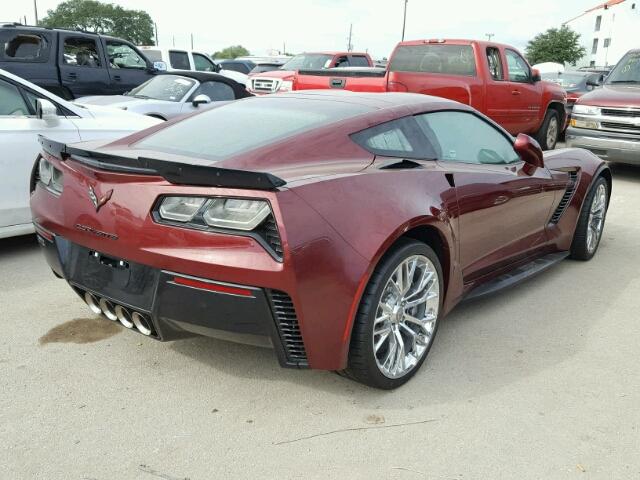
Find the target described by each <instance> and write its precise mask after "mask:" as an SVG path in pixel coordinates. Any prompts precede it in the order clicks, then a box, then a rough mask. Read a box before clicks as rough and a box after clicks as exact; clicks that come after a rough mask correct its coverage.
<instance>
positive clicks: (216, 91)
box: [193, 82, 236, 102]
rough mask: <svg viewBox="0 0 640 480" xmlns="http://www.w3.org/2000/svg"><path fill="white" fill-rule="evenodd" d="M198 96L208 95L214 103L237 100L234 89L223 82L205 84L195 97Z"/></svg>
mask: <svg viewBox="0 0 640 480" xmlns="http://www.w3.org/2000/svg"><path fill="white" fill-rule="evenodd" d="M197 95H206V96H207V97H209V98H210V99H211V100H212V101H214V102H221V101H225V100H235V99H236V95H235V93H234V91H233V88H231V87H230V86H229V85H227V84H226V83H223V82H204V83H203V84H201V85H200V86H199V87H198V88H197V89H196V91H195V92H194V94H193V97H194V98H195V97H196V96H197Z"/></svg>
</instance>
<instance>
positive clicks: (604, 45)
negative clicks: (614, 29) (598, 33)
mask: <svg viewBox="0 0 640 480" xmlns="http://www.w3.org/2000/svg"><path fill="white" fill-rule="evenodd" d="M609 45H611V39H610V38H605V39H604V44H603V45H602V46H603V47H604V48H609Z"/></svg>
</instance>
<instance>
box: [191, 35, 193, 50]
mask: <svg viewBox="0 0 640 480" xmlns="http://www.w3.org/2000/svg"><path fill="white" fill-rule="evenodd" d="M191 50H193V33H192V34H191Z"/></svg>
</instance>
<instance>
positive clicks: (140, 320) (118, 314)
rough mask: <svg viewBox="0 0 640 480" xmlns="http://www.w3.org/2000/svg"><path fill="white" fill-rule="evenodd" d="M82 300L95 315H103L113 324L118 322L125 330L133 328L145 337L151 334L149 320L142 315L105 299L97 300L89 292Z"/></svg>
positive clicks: (151, 329)
mask: <svg viewBox="0 0 640 480" xmlns="http://www.w3.org/2000/svg"><path fill="white" fill-rule="evenodd" d="M83 298H84V301H85V303H86V304H87V305H88V306H89V309H90V310H91V311H92V312H93V313H95V314H96V315H104V316H105V317H107V318H108V319H109V320H111V321H113V322H120V323H121V324H122V326H123V327H125V328H128V329H134V328H135V329H136V330H137V331H138V332H140V333H141V334H143V335H145V336H147V337H148V336H150V335H152V334H153V328H152V324H151V320H150V319H149V318H148V317H147V316H146V315H144V314H143V313H140V312H136V311H134V310H131V309H129V308H127V307H124V306H122V305H117V304H115V303H113V302H112V301H111V300H109V299H107V298H104V297H102V298H99V297H97V296H96V295H94V294H93V293H91V292H85V293H84V295H83Z"/></svg>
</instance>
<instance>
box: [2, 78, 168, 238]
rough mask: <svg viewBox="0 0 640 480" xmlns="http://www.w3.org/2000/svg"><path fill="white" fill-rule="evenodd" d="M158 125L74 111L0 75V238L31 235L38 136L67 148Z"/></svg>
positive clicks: (122, 115)
mask: <svg viewBox="0 0 640 480" xmlns="http://www.w3.org/2000/svg"><path fill="white" fill-rule="evenodd" d="M158 123H160V122H159V121H158V120H156V119H153V118H148V117H143V116H141V115H135V114H133V113H128V112H123V111H122V110H115V109H113V110H112V109H105V108H91V107H83V106H79V105H74V104H73V103H69V102H67V101H65V100H63V99H62V98H59V97H56V96H55V95H53V94H52V93H50V92H47V91H46V90H43V89H42V88H40V87H38V86H36V85H33V84H32V83H29V82H27V81H26V80H23V79H21V78H20V77H17V76H16V75H12V74H11V73H9V72H5V71H4V70H0V144H1V145H2V155H0V238H6V237H12V236H15V235H24V234H28V233H33V231H34V230H33V223H32V222H31V212H30V211H29V175H30V174H31V171H32V169H33V163H34V161H35V160H36V158H37V157H38V154H39V152H40V149H41V147H40V144H39V143H38V135H46V136H47V137H48V138H51V139H54V140H57V141H59V142H69V143H72V142H79V141H81V140H96V139H105V140H113V139H116V138H120V137H124V136H126V135H128V134H130V133H132V132H135V131H137V130H142V129H143V128H147V127H151V126H153V125H156V124H158ZM56 182H58V179H56ZM51 188H57V187H51Z"/></svg>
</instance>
